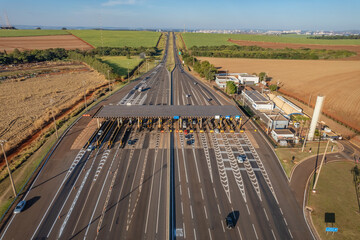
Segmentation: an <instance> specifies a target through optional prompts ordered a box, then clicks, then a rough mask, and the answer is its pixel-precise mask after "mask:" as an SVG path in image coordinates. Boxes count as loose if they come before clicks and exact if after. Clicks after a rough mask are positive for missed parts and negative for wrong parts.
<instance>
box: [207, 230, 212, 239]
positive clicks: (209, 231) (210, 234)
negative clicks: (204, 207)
mask: <svg viewBox="0 0 360 240" xmlns="http://www.w3.org/2000/svg"><path fill="white" fill-rule="evenodd" d="M208 231H209V236H210V240H212V236H211V232H210V228H208Z"/></svg>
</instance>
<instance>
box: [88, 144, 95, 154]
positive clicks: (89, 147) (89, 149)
mask: <svg viewBox="0 0 360 240" xmlns="http://www.w3.org/2000/svg"><path fill="white" fill-rule="evenodd" d="M93 149H94V147H93V145H91V144H90V145H89V146H88V148H87V151H88V152H91V150H93Z"/></svg>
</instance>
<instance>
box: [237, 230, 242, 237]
mask: <svg viewBox="0 0 360 240" xmlns="http://www.w3.org/2000/svg"><path fill="white" fill-rule="evenodd" d="M237 230H238V233H239V236H240V239H241V240H242V236H241V232H240V228H239V227H237Z"/></svg>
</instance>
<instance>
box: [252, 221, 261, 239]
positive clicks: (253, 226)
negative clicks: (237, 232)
mask: <svg viewBox="0 0 360 240" xmlns="http://www.w3.org/2000/svg"><path fill="white" fill-rule="evenodd" d="M252 227H253V229H254V233H255V236H256V239H259V238H258V235H257V233H256V229H255V226H254V224H252Z"/></svg>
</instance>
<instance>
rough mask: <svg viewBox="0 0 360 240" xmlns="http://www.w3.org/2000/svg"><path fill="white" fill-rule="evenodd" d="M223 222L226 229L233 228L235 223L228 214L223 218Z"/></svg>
mask: <svg viewBox="0 0 360 240" xmlns="http://www.w3.org/2000/svg"><path fill="white" fill-rule="evenodd" d="M225 223H226V227H227V228H228V229H231V228H234V227H235V224H234V219H233V218H232V217H230V216H228V217H226V218H225Z"/></svg>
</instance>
